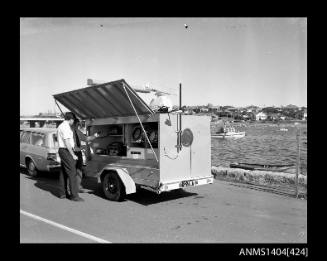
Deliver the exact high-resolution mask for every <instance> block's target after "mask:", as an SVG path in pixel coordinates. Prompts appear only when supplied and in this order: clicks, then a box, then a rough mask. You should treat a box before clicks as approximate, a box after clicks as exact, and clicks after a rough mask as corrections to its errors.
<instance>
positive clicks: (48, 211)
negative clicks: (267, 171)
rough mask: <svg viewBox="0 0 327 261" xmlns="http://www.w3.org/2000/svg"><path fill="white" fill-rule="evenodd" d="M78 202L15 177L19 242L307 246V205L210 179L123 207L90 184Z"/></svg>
mask: <svg viewBox="0 0 327 261" xmlns="http://www.w3.org/2000/svg"><path fill="white" fill-rule="evenodd" d="M83 183H84V187H85V188H87V189H88V192H87V193H83V194H80V196H81V197H82V198H83V199H84V200H85V202H73V201H70V200H68V199H59V198H58V197H57V184H58V179H57V177H55V176H51V175H50V174H47V175H46V174H43V175H42V176H41V177H39V178H36V179H33V178H31V177H29V176H28V175H27V174H26V173H25V172H24V171H23V170H21V173H20V210H21V214H20V242H21V243H98V242H107V243H163V242H165V243H293V242H294V243H306V242H307V201H306V200H300V199H295V198H291V197H287V196H284V195H278V194H273V193H268V192H264V191H260V190H257V189H253V188H252V189H251V188H247V187H246V186H245V185H240V184H238V185H236V184H233V183H229V182H225V181H218V180H215V181H214V184H211V185H204V186H199V187H192V188H187V189H185V190H184V191H176V192H169V193H162V194H160V195H156V194H154V193H152V192H149V191H141V192H138V193H136V194H132V195H128V196H127V198H126V200H125V201H123V202H112V201H108V200H106V199H104V198H103V197H102V195H101V191H100V190H99V189H98V186H97V183H96V180H95V179H92V178H89V179H86V180H84V181H83Z"/></svg>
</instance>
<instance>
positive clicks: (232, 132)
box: [211, 127, 245, 138]
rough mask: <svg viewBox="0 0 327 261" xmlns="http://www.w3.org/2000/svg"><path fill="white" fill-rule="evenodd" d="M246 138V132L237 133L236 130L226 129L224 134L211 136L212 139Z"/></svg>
mask: <svg viewBox="0 0 327 261" xmlns="http://www.w3.org/2000/svg"><path fill="white" fill-rule="evenodd" d="M244 136H245V131H236V130H235V128H233V127H232V128H224V131H223V132H216V133H214V134H211V137H212V138H242V137H244Z"/></svg>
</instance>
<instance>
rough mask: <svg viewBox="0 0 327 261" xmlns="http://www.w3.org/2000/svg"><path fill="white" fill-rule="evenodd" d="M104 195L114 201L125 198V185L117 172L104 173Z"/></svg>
mask: <svg viewBox="0 0 327 261" xmlns="http://www.w3.org/2000/svg"><path fill="white" fill-rule="evenodd" d="M102 190H103V193H104V196H105V197H106V198H107V199H109V200H112V201H122V200H123V199H124V198H125V195H126V194H125V187H124V184H123V183H122V181H121V180H120V178H119V176H118V175H117V174H116V173H115V172H108V173H106V174H104V177H103V179H102Z"/></svg>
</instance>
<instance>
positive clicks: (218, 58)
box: [20, 18, 307, 115]
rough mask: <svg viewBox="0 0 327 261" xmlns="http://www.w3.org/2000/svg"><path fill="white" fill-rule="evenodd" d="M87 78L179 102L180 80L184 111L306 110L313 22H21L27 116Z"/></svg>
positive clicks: (47, 107)
mask: <svg viewBox="0 0 327 261" xmlns="http://www.w3.org/2000/svg"><path fill="white" fill-rule="evenodd" d="M184 24H188V28H187V29H186V28H185V27H184ZM87 78H92V79H96V80H99V81H103V82H109V81H114V80H118V79H125V80H126V81H127V83H128V84H129V85H131V86H134V87H139V86H144V85H150V87H152V88H156V89H160V90H165V91H168V92H171V93H175V94H177V93H178V84H179V83H180V82H181V83H182V85H183V105H205V104H208V103H212V104H213V105H232V106H246V105H252V104H253V105H259V106H263V105H265V106H272V105H275V106H280V105H288V104H294V105H297V106H307V19H306V18H21V20H20V113H21V115H31V114H38V113H39V112H46V111H48V110H54V108H55V103H54V99H53V97H52V95H53V94H57V93H61V92H65V91H70V90H74V89H79V88H83V87H86V80H87ZM171 98H172V99H173V101H174V103H175V104H177V98H178V96H171ZM57 111H58V109H57Z"/></svg>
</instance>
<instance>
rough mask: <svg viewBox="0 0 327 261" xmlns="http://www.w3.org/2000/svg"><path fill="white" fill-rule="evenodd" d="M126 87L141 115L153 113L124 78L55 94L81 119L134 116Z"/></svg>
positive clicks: (58, 99)
mask: <svg viewBox="0 0 327 261" xmlns="http://www.w3.org/2000/svg"><path fill="white" fill-rule="evenodd" d="M124 87H125V88H124ZM125 89H126V91H127V93H128V95H129V97H130V99H131V101H132V103H133V105H134V107H135V109H136V111H137V113H138V114H139V115H144V114H152V113H153V111H152V110H151V109H150V108H149V106H148V105H147V104H146V103H145V101H144V100H142V98H141V97H140V96H138V94H137V93H136V92H135V91H134V90H133V89H132V88H131V87H130V86H129V85H128V84H127V83H126V82H125V80H124V79H122V80H118V81H113V82H108V83H104V84H99V85H94V86H91V87H86V88H82V89H78V90H74V91H69V92H64V93H60V94H55V95H53V96H54V98H55V99H56V100H57V101H59V102H60V103H61V104H62V105H64V106H65V107H66V108H67V109H68V110H70V111H71V112H73V113H75V114H76V115H77V116H78V117H79V118H81V119H90V118H108V117H117V116H118V117H125V116H134V115H135V112H134V110H133V107H132V105H131V103H130V101H129V99H128V97H127V95H126V91H125Z"/></svg>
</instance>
